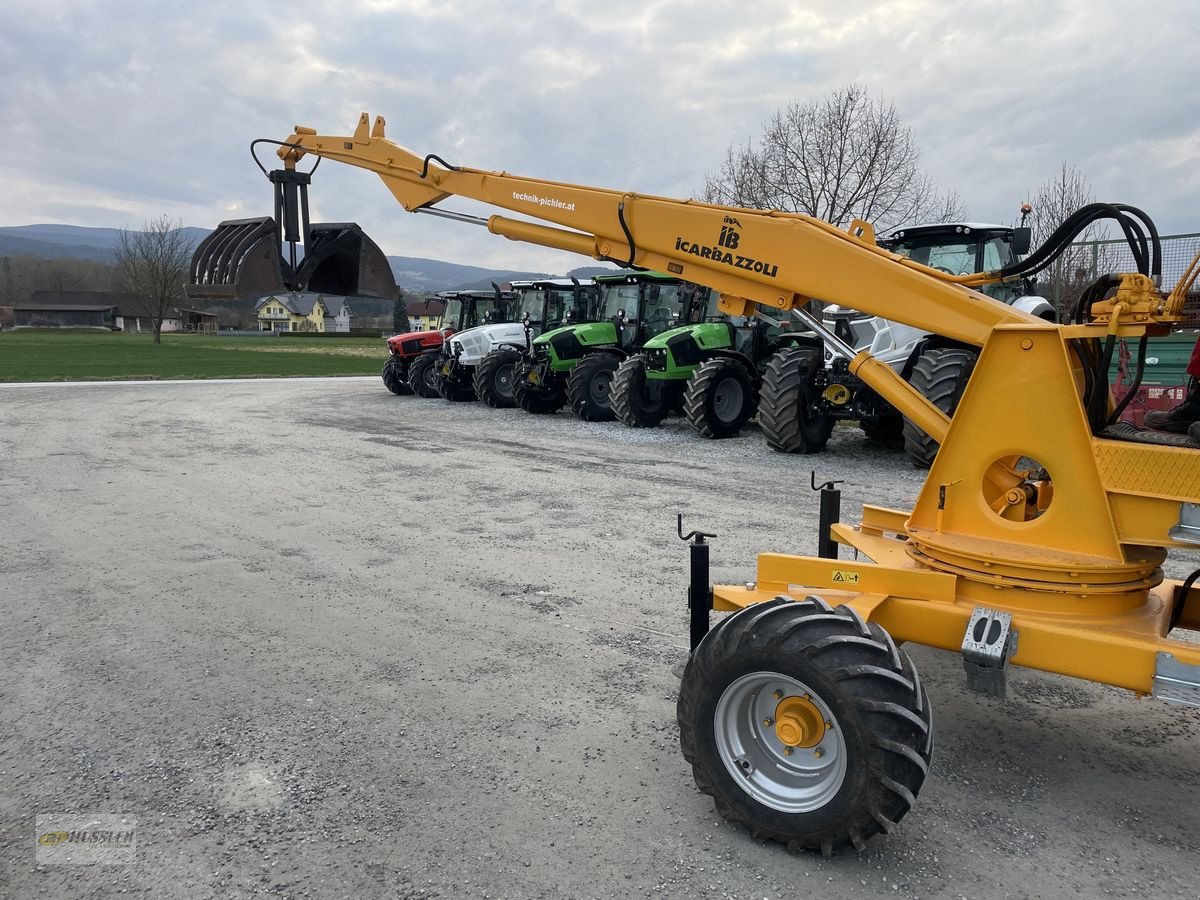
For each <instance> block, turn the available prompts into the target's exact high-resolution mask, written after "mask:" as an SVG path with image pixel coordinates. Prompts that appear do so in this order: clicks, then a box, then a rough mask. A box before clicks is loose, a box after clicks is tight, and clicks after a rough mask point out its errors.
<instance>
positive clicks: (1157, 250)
mask: <svg viewBox="0 0 1200 900" xmlns="http://www.w3.org/2000/svg"><path fill="white" fill-rule="evenodd" d="M1113 206H1115V207H1116V208H1117V209H1119V210H1121V211H1122V212H1124V213H1128V214H1130V215H1132V216H1136V217H1137V218H1138V219H1140V220H1141V221H1142V222H1143V223H1144V224H1145V226H1146V231H1147V232H1148V233H1149V235H1150V248H1151V251H1152V257H1151V260H1150V274H1151V275H1152V276H1153V277H1154V278H1156V279H1157V278H1160V277H1161V276H1162V239H1161V238H1160V237H1159V234H1158V227H1157V226H1156V225H1155V224H1154V220H1153V219H1151V218H1150V217H1149V216H1148V215H1146V213H1144V212H1143V211H1142V210H1140V209H1138V208H1137V207H1136V206H1130V205H1129V204H1127V203H1114V204H1113Z"/></svg>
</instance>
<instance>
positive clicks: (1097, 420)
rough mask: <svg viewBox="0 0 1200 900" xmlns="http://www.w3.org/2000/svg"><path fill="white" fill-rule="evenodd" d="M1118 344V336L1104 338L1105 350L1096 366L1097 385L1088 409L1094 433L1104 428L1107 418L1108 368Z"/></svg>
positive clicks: (1111, 335)
mask: <svg viewBox="0 0 1200 900" xmlns="http://www.w3.org/2000/svg"><path fill="white" fill-rule="evenodd" d="M1116 345H1117V336H1116V335H1115V334H1110V335H1109V336H1108V337H1106V338H1105V339H1104V350H1103V351H1102V352H1101V354H1100V361H1099V365H1097V366H1096V387H1095V390H1094V391H1093V392H1092V405H1091V408H1090V409H1089V411H1088V421H1089V422H1090V423H1091V425H1092V434H1096V433H1097V432H1099V431H1100V430H1102V429H1103V428H1104V423H1105V420H1106V418H1107V417H1106V416H1105V415H1104V412H1105V409H1104V407H1105V403H1106V402H1107V400H1108V369H1109V366H1111V365H1112V355H1113V348H1114V347H1116Z"/></svg>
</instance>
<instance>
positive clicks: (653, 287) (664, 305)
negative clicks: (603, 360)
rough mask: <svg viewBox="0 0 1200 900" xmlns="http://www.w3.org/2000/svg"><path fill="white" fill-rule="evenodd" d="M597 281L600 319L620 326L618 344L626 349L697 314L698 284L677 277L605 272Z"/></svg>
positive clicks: (643, 273)
mask: <svg viewBox="0 0 1200 900" xmlns="http://www.w3.org/2000/svg"><path fill="white" fill-rule="evenodd" d="M596 281H597V282H598V283H599V284H600V290H601V297H600V313H599V316H598V318H599V320H600V321H601V322H612V323H614V324H615V325H616V326H617V346H618V347H620V348H621V349H622V350H625V351H629V350H632V349H635V348H637V347H640V346H642V344H644V343H645V342H646V341H648V340H649V339H650V338H652V337H654V336H655V335H658V334H662V333H663V332H664V331H667V330H668V329H670V328H672V327H673V326H675V325H677V324H679V323H680V322H686V321H690V320H691V318H692V317H693V316H694V315H696V314H697V310H696V308H695V303H694V294H695V286H694V285H691V284H689V283H688V282H685V281H681V280H680V279H678V278H673V277H671V276H668V275H661V274H659V273H657V272H639V273H636V274H631V275H615V276H614V275H602V276H599V277H597V278H596ZM706 293H707V292H706Z"/></svg>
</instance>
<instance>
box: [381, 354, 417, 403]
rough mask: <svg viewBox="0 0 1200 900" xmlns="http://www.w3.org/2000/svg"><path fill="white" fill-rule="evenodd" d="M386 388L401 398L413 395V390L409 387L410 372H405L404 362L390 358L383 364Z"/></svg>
mask: <svg viewBox="0 0 1200 900" xmlns="http://www.w3.org/2000/svg"><path fill="white" fill-rule="evenodd" d="M381 374H382V377H383V384H384V386H385V387H386V388H387V389H388V390H389V391H391V392H392V393H393V394H396V395H397V396H399V397H404V396H407V395H409V394H411V393H412V388H410V387H409V386H408V372H407V371H405V366H404V364H403V363H402V362H400V361H398V360H396V359H395V358H389V359H388V361H387V362H386V363H384V364H383V372H382V373H381Z"/></svg>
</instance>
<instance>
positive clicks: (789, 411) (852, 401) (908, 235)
mask: <svg viewBox="0 0 1200 900" xmlns="http://www.w3.org/2000/svg"><path fill="white" fill-rule="evenodd" d="M1029 243H1030V232H1029V229H1028V228H1025V227H1021V228H1011V227H1008V226H1005V225H984V224H978V223H974V222H955V223H949V224H936V225H915V226H911V227H908V228H901V229H898V230H897V231H894V232H892V233H891V234H889V235H888V236H887V237H886V238H884V239H883V240H881V241H880V242H879V244H880V246H883V247H886V248H887V249H889V250H891V251H892V252H893V253H898V254H900V255H901V256H907V257H910V258H911V259H913V260H914V261H916V262H919V263H921V264H922V265H926V266H931V267H933V268H935V269H940V270H941V271H943V272H949V273H951V274H953V275H968V274H971V273H974V272H981V271H989V272H990V271H995V270H997V269H1001V268H1003V267H1005V266H1007V265H1010V264H1012V263H1014V262H1016V261H1017V260H1018V259H1019V258H1020V257H1021V256H1023V255H1024V254H1026V253H1027V252H1028V251H1029ZM982 290H983V292H984V293H986V294H989V295H990V296H992V297H995V298H996V299H997V300H1002V301H1004V302H1005V303H1009V304H1011V305H1012V306H1014V307H1016V308H1017V309H1020V310H1022V311H1024V312H1028V313H1031V314H1032V315H1035V316H1039V317H1041V318H1043V319H1046V320H1048V321H1055V320H1056V318H1057V315H1056V312H1055V309H1054V307H1053V305H1051V304H1050V302H1049V301H1048V300H1046V298H1044V297H1039V296H1036V295H1035V294H1033V284H1032V283H1031V282H1027V281H1010V282H1001V283H997V284H992V285H987V286H985V287H984V288H982ZM822 317H823V319H824V323H825V325H826V327H827V328H828V329H829V330H830V331H832V332H833V334H834V335H836V336H837V337H838V338H839V339H841V340H842V341H843V342H845V343H846V344H849V345H850V346H851V347H853V348H854V349H855V350H863V349H869V350H870V351H871V354H872V355H873V356H874V357H875V358H876V359H879V360H881V361H882V362H885V363H887V364H888V365H890V366H891V367H892V368H893V369H895V370H896V371H898V372H900V373H901V375H903V376H904V378H905V380H906V381H908V382H909V383H910V384H911V385H912V386H913V387H915V388H916V389H917V390H918V391H920V392H921V393H922V394H923V395H925V396H926V397H927V398H929V399H930V400H932V401H933V402H934V403H935V404H937V406H938V407H939V408H940V409H941V410H942V411H943V412H945V413H946V414H947V415H953V413H954V410H955V408H956V407H957V406H958V401H959V399H960V398H961V397H962V392H963V389H964V388H965V387H966V384H967V379H968V378H970V376H971V372H972V370H973V369H974V368H975V360H976V358H977V357H978V355H979V352H978V350H977V349H976V348H975V347H969V346H967V345H965V344H959V343H956V342H954V341H951V340H948V339H946V338H943V337H939V336H937V335H933V334H930V333H929V332H927V331H921V330H920V329H918V328H912V327H910V326H908V325H901V324H899V323H897V322H891V321H889V320H887V319H881V318H878V317H875V316H864V315H862V314H861V313H858V312H854V311H852V310H843V309H842V308H841V307H838V306H835V305H830V306H826V307H825V309H824V310H823V311H822ZM838 419H851V420H857V421H858V423H859V426H860V427H861V428H862V430H863V433H864V434H865V435H866V436H867V437H868V438H869V439H871V440H876V441H881V442H890V443H899V442H900V441H901V440H903V442H904V448H905V450H906V451H907V453H908V455H909V456H910V457H911V458H912V461H913V463H914V465H917V466H919V467H922V468H927V467H928V466H929V465H930V464H931V463H932V462H933V457H934V456H935V455H936V454H937V448H938V445H937V442H936V441H934V440H933V439H932V438H930V437H929V436H928V435H927V434H925V432H923V431H921V430H920V429H919V428H917V427H916V426H915V425H913V424H912V423H911V422H908V421H906V420H905V419H904V418H903V417H902V416H901V415H900V414H899V413H898V412H897V411H896V410H895V409H894V408H893V407H892V406H891V405H890V404H888V403H887V402H885V401H884V400H883V399H882V398H881V397H880V396H879V395H878V394H876V393H875V392H874V391H872V390H871V389H870V388H869V387H867V386H866V385H865V384H863V383H862V381H860V380H859V379H858V378H857V377H855V376H854V375H852V374H851V373H850V371H849V369H848V367H847V361H846V360H844V359H841V358H839V357H836V356H835V355H834V354H833V353H832V352H830V351H829V350H828V349H827V348H825V347H824V345H823V342H822V340H821V338H820V336H818V335H815V334H811V336H808V335H806V336H805V337H803V338H801V339H800V340H798V341H797V342H796V343H795V344H794V345H793V346H791V347H789V348H788V349H785V350H782V351H780V352H779V353H777V354H776V355H775V357H774V358H772V360H771V362H770V364H769V365H768V366H767V370H766V372H765V373H764V375H763V384H762V390H761V394H760V399H759V411H758V421H759V425H760V426H761V427H762V430H763V433H764V435H765V436H766V438H767V443H768V444H769V445H770V446H771V448H772V449H774V450H778V451H780V452H783V453H815V452H818V451H820V450H823V449H824V448H825V444H826V442H827V441H828V440H829V435H830V433H831V432H832V430H833V426H834V423H835V422H836V421H837V420H838Z"/></svg>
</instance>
